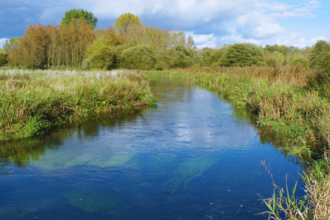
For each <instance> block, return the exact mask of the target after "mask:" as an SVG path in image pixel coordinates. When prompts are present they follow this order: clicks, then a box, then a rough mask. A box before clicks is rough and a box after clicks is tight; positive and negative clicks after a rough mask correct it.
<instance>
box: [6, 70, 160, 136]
mask: <svg viewBox="0 0 330 220" xmlns="http://www.w3.org/2000/svg"><path fill="white" fill-rule="evenodd" d="M0 79H1V80H0V93H1V98H0V99H1V101H0V141H6V140H11V139H21V138H27V137H32V136H37V135H42V134H44V133H45V132H47V131H48V130H49V129H50V128H52V127H54V126H56V125H59V124H62V123H66V122H72V121H73V120H75V119H77V118H80V119H81V118H85V117H88V116H90V115H93V114H98V113H102V112H111V111H113V110H115V109H124V108H130V107H134V106H142V105H152V104H155V101H156V99H155V98H154V97H153V96H152V94H151V91H150V87H149V85H148V81H147V80H146V78H145V77H144V75H143V74H142V73H140V72H138V71H112V72H104V71H85V72H80V71H54V70H47V71H40V70H38V71H32V70H17V69H12V70H1V71H0Z"/></svg>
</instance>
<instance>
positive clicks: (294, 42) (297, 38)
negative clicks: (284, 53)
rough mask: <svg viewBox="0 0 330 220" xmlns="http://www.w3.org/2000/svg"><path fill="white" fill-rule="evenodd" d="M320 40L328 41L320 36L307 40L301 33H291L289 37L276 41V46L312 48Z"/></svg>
mask: <svg viewBox="0 0 330 220" xmlns="http://www.w3.org/2000/svg"><path fill="white" fill-rule="evenodd" d="M319 40H326V38H325V37H323V36H320V37H315V38H312V39H310V40H306V38H305V37H304V36H303V35H302V34H300V33H290V34H289V35H285V36H282V37H280V38H278V39H277V40H276V44H277V45H286V46H294V47H300V48H304V47H307V46H312V45H313V44H315V43H316V42H317V41H319Z"/></svg>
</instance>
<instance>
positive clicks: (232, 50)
mask: <svg viewBox="0 0 330 220" xmlns="http://www.w3.org/2000/svg"><path fill="white" fill-rule="evenodd" d="M219 65H220V66H251V65H264V56H263V53H262V50H261V49H260V48H258V47H257V46H256V45H252V44H234V45H233V46H230V47H229V48H228V51H227V52H226V54H225V55H224V56H223V57H222V58H221V60H220V62H219Z"/></svg>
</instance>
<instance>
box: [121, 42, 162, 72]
mask: <svg viewBox="0 0 330 220" xmlns="http://www.w3.org/2000/svg"><path fill="white" fill-rule="evenodd" d="M155 63H156V59H155V58H154V51H153V48H151V47H147V46H144V45H139V46H136V47H131V48H129V49H126V50H124V51H123V52H122V54H121V67H123V68H126V69H142V70H150V69H153V68H154V65H155Z"/></svg>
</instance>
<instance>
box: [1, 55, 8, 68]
mask: <svg viewBox="0 0 330 220" xmlns="http://www.w3.org/2000/svg"><path fill="white" fill-rule="evenodd" d="M7 57H8V54H6V53H0V66H3V65H5V64H6V63H8V60H7Z"/></svg>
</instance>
